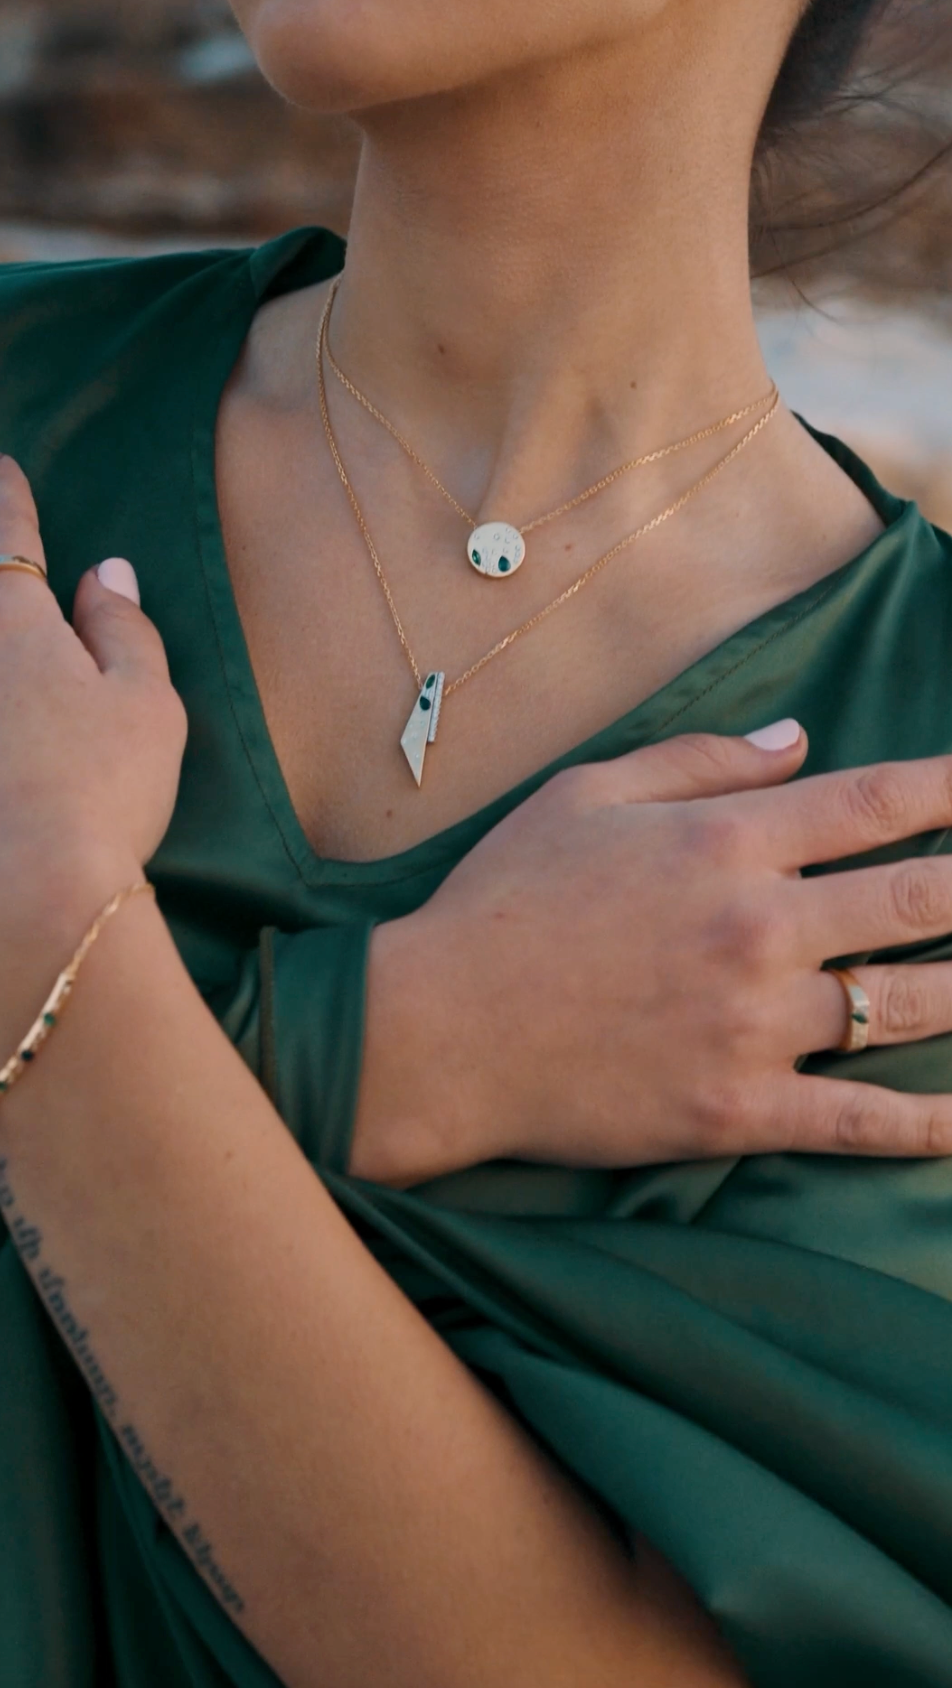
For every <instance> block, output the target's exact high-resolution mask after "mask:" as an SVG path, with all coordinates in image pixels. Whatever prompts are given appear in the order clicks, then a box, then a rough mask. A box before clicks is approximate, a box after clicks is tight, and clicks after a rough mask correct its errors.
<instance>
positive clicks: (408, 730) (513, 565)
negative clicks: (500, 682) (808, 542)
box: [316, 280, 780, 786]
mask: <svg viewBox="0 0 952 1688" xmlns="http://www.w3.org/2000/svg"><path fill="white" fill-rule="evenodd" d="M338 286H339V280H337V281H335V282H334V283H333V284H332V286H331V288H330V290H329V292H328V295H327V301H326V303H325V306H324V311H323V314H322V316H321V323H320V330H319V332H318V337H317V349H316V350H317V377H318V394H319V398H320V406H321V421H322V423H323V425H324V433H325V436H326V438H327V444H328V448H329V450H330V454H331V457H332V459H333V461H334V466H335V468H336V470H337V473H338V475H339V477H340V481H341V485H342V486H343V488H344V491H345V493H346V494H347V498H348V501H349V503H350V506H351V509H352V510H353V512H354V517H355V519H356V522H357V526H358V528H359V530H360V533H361V536H362V538H363V541H364V544H365V545H366V547H367V552H368V555H369V557H370V561H371V563H372V564H373V569H374V573H375V574H376V576H377V580H378V581H379V583H380V588H381V591H382V592H383V595H384V598H385V599H386V603H387V608H388V610H389V612H390V617H391V620H392V622H393V625H394V628H395V630H396V634H397V638H398V639H399V641H400V645H401V647H402V649H403V653H404V655H405V657H406V659H407V663H408V665H409V667H410V670H411V673H412V674H413V678H414V681H415V683H416V688H417V699H416V703H415V704H414V706H413V710H412V712H411V715H410V719H409V721H408V722H407V724H406V727H405V728H404V731H403V736H402V738H401V740H400V746H401V749H402V750H403V753H404V755H405V757H406V759H407V762H408V763H409V766H410V771H411V773H412V774H413V777H414V779H415V781H416V783H417V785H418V786H419V785H421V784H422V780H423V766H424V761H425V758H426V753H427V749H428V747H429V746H430V745H431V744H433V743H434V741H435V739H436V734H437V729H438V727H439V723H440V713H441V710H442V707H443V704H444V702H445V701H446V699H448V698H450V697H451V696H452V695H453V693H454V692H457V691H459V689H460V687H461V686H465V685H466V684H467V683H468V682H469V681H470V680H473V679H475V677H476V675H477V674H480V673H481V672H482V670H483V669H484V668H485V667H486V666H487V664H488V663H490V662H492V661H493V660H494V659H495V658H496V657H497V656H501V655H502V653H503V651H506V650H508V649H509V647H510V645H513V644H515V642H516V640H517V639H521V638H522V637H523V636H524V635H525V634H526V633H530V632H531V631H532V629H533V628H534V627H538V626H539V625H540V624H541V623H542V622H543V621H545V620H546V619H547V618H548V617H549V616H550V615H552V614H553V613H554V612H555V611H556V610H557V609H560V608H561V606H562V605H563V604H566V603H568V601H569V599H570V598H574V597H575V596H576V594H577V593H578V592H580V591H581V590H582V588H583V587H584V586H587V585H588V583H589V581H590V580H593V579H594V577H595V576H596V575H597V574H599V573H600V572H601V570H602V569H603V568H605V567H606V566H607V565H608V564H609V563H610V562H612V561H613V560H614V558H615V557H617V556H618V555H619V554H620V553H621V552H622V551H625V550H627V549H628V547H629V546H631V545H634V544H635V543H636V542H637V541H638V540H639V539H642V538H644V536H645V535H646V534H649V533H652V532H653V531H654V530H655V528H659V527H661V525H662V524H663V523H664V522H667V521H670V519H671V517H672V516H674V515H676V514H677V512H678V511H679V510H682V509H683V508H684V506H685V505H686V504H687V503H689V502H690V500H691V499H692V498H696V497H697V495H698V494H699V493H700V492H702V491H703V490H704V488H705V487H707V486H709V485H710V484H711V482H712V481H713V480H714V479H716V477H717V476H718V475H720V474H722V473H723V471H724V470H725V469H726V468H727V467H728V465H729V464H730V463H733V461H734V459H735V458H736V457H739V456H740V454H741V452H742V451H745V450H746V449H747V447H748V446H749V445H750V444H751V442H752V441H753V440H755V439H756V438H757V435H758V434H760V433H762V432H763V430H764V428H766V427H767V425H768V423H769V422H771V421H772V419H773V417H774V416H776V414H777V410H778V407H779V404H780V394H779V392H778V390H777V387H776V384H773V385H772V386H771V389H770V392H769V393H767V394H766V395H765V396H763V397H761V398H759V399H755V400H754V401H753V402H752V403H751V404H749V405H746V406H745V407H744V409H743V410H736V411H733V412H732V413H731V415H730V416H726V417H724V419H723V420H722V421H720V422H715V423H713V424H712V425H711V426H710V427H707V428H702V429H701V430H700V431H699V432H698V433H695V434H690V435H689V436H688V437H687V438H686V439H683V440H678V441H677V442H676V443H675V444H674V445H668V446H663V447H661V448H660V449H659V450H657V451H652V452H649V453H648V454H647V455H645V456H643V457H634V458H632V459H631V460H630V461H629V462H627V463H622V464H620V465H619V467H618V468H617V469H613V470H612V471H611V473H610V474H607V475H604V476H603V477H602V479H601V480H599V481H596V482H595V483H594V485H593V486H590V487H588V488H586V490H585V491H584V492H582V493H579V494H578V496H577V497H575V498H572V499H569V500H567V501H566V502H565V503H563V504H560V505H558V506H557V508H556V509H554V510H549V511H547V512H546V513H545V515H542V516H537V517H536V518H535V520H534V521H530V522H527V523H525V524H523V526H522V527H521V528H519V527H516V526H515V524H514V523H512V522H502V521H500V522H483V523H476V519H475V517H474V516H472V515H471V514H470V513H469V512H468V511H467V510H465V509H464V507H463V506H462V504H460V503H459V501H458V500H457V499H456V498H454V496H453V494H452V493H451V492H450V491H449V490H448V489H447V488H446V487H445V486H444V485H443V483H442V481H441V480H439V478H438V477H437V475H436V474H435V473H434V471H433V470H432V469H431V468H430V467H429V466H428V464H426V463H425V462H424V460H423V458H422V457H420V455H419V454H418V453H417V452H416V451H415V450H414V449H413V447H412V445H410V443H409V441H408V440H406V439H405V438H404V437H403V435H402V434H401V433H400V432H399V430H398V429H397V428H396V427H395V426H394V425H393V423H392V422H390V421H389V420H388V418H387V417H386V416H384V414H383V412H382V411H380V410H378V408H377V406H376V405H374V404H372V403H371V401H370V399H368V398H367V396H366V395H365V394H364V393H362V392H361V391H360V389H359V388H358V387H356V386H355V385H354V383H353V382H352V381H351V380H349V378H348V377H347V376H346V375H345V374H344V371H343V370H342V369H341V368H340V367H339V365H338V364H337V363H336V362H335V360H334V358H333V356H332V354H331V351H330V347H329V345H328V339H327V332H328V324H329V322H330V315H331V310H332V308H333V304H334V299H335V297H336V294H337V288H338ZM325 363H326V364H327V365H328V366H329V367H330V369H331V370H332V372H333V374H334V375H335V376H336V378H337V380H338V381H339V382H340V383H341V385H342V386H343V387H344V388H345V389H346V391H347V392H348V393H350V394H351V396H352V397H353V398H354V399H356V401H357V402H358V403H359V404H361V405H362V406H363V407H364V409H365V410H367V411H369V413H370V415H371V416H373V417H374V419H375V420H376V421H377V422H379V423H380V425H381V426H382V427H384V428H386V430H387V432H388V433H389V434H390V435H392V437H393V438H394V439H395V440H396V442H397V444H398V445H399V446H400V447H401V448H402V450H403V451H404V452H405V453H406V455H407V456H408V457H409V458H410V459H411V460H412V461H413V462H414V463H416V465H417V466H418V468H419V469H421V470H422V472H423V474H424V475H425V476H426V478H427V480H428V481H430V483H431V484H432V485H433V486H434V487H435V488H436V490H437V491H438V492H439V493H440V494H441V495H442V497H443V498H444V499H445V500H446V502H447V503H448V504H450V505H452V507H453V509H454V510H455V511H456V512H457V514H458V515H459V516H461V517H462V518H463V520H464V521H465V522H466V523H467V525H468V527H469V528H470V530H471V531H470V535H469V540H468V542H467V547H466V556H467V558H468V560H469V562H470V563H471V564H472V566H473V568H474V569H476V571H477V572H478V573H479V574H481V575H483V576H484V578H487V579H490V580H499V579H505V578H507V577H508V576H509V575H510V574H514V573H515V571H516V569H518V568H519V567H520V566H521V564H522V563H523V561H524V560H525V555H526V543H525V536H526V535H527V534H529V533H532V532H533V531H534V530H535V529H536V528H540V527H542V526H544V525H545V523H547V522H553V521H555V520H556V518H557V517H559V516H564V515H566V514H567V513H568V512H569V511H570V510H575V509H577V508H578V506H579V505H580V504H584V503H586V502H587V500H588V499H590V498H594V497H595V496H596V494H597V493H600V492H603V491H604V490H605V488H606V487H609V486H611V485H612V483H613V482H614V481H617V480H618V479H619V478H620V476H622V475H626V474H629V473H630V472H631V471H633V470H635V469H640V468H643V467H645V466H646V465H647V464H649V463H657V462H660V460H661V459H662V458H664V457H670V456H672V455H673V454H674V453H675V452H679V451H684V450H686V449H687V447H688V446H691V445H697V444H699V443H700V442H701V441H702V440H706V439H710V438H711V437H712V436H713V435H715V434H718V433H721V432H722V431H723V430H724V429H726V428H729V427H731V426H732V424H734V423H737V422H741V421H743V420H744V419H745V418H746V417H748V416H751V415H753V413H754V412H755V411H757V410H761V411H763V414H762V415H761V416H760V417H759V419H758V420H757V421H756V422H755V423H754V424H753V426H752V427H750V428H749V429H748V431H747V433H746V434H745V435H744V437H743V438H742V439H741V440H739V441H738V443H737V444H736V445H735V446H734V447H733V448H732V449H731V450H730V451H729V452H727V454H726V455H725V456H724V457H722V458H721V459H720V461H719V462H718V463H716V464H715V465H714V467H713V469H709V470H708V471H707V473H706V474H705V475H702V476H701V478H700V480H698V481H695V482H694V484H693V485H692V486H690V487H689V488H688V490H687V491H686V492H685V493H683V494H682V495H681V497H680V498H678V499H677V500H676V501H675V502H674V503H673V504H669V505H668V506H667V508H666V509H664V510H662V511H660V512H659V513H658V514H657V515H656V516H654V517H652V519H651V520H650V521H648V522H645V523H643V525H642V526H641V527H639V528H636V529H635V530H634V532H632V533H629V534H626V535H625V537H624V538H623V539H620V540H618V541H617V543H616V544H615V545H613V546H612V547H611V549H610V550H608V551H606V552H604V553H603V555H602V556H600V557H598V558H597V559H596V560H595V562H594V563H591V564H590V565H589V567H588V568H587V569H585V570H584V572H583V573H582V574H580V575H579V576H578V578H577V579H576V580H574V581H573V582H572V584H571V585H570V586H567V587H566V588H565V590H564V591H562V592H560V593H559V594H558V596H557V597H555V598H553V599H551V601H550V602H549V603H547V604H545V605H544V606H543V608H542V609H541V610H538V611H537V612H536V614H535V615H532V616H529V618H528V619H527V620H526V621H523V622H521V623H520V624H519V626H518V627H514V628H513V630H512V632H511V633H507V634H506V635H505V636H504V637H503V638H502V639H498V640H497V641H496V643H495V644H494V645H493V646H492V647H491V649H490V650H488V651H485V652H484V653H483V655H482V656H481V657H479V658H478V659H477V661H476V662H473V663H471V664H470V666H469V667H468V668H467V669H465V670H464V671H463V673H462V674H458V675H457V676H456V678H455V679H453V680H451V681H449V683H447V679H446V671H445V670H444V669H439V668H437V669H432V670H431V671H430V672H429V673H426V672H425V671H424V670H423V669H422V668H421V667H420V664H419V663H418V661H417V659H416V656H415V655H414V652H413V650H412V648H411V645H410V641H409V639H408V638H407V635H406V632H405V631H404V627H403V623H402V621H401V619H400V616H399V614H398V611H397V606H396V603H395V602H394V597H393V593H392V591H391V589H390V585H389V582H388V580H387V577H386V575H385V574H384V571H383V567H382V565H381V562H380V557H379V555H378V553H377V548H376V546H375V544H374V541H373V538H372V536H371V533H370V530H369V528H368V526H367V522H366V520H365V518H364V514H363V511H362V510H361V508H360V504H359V502H358V500H357V495H356V493H355V492H354V489H353V486H352V485H351V481H350V477H349V475H348V474H347V470H346V469H345V467H344V463H343V460H342V458H341V454H340V449H339V447H338V444H337V440H336V438H335V435H334V430H333V428H332V426H331V419H330V413H329V411H328V406H327V382H326V378H325V374H324V367H325ZM764 407H766V408H764Z"/></svg>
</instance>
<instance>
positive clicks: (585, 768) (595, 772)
mask: <svg viewBox="0 0 952 1688" xmlns="http://www.w3.org/2000/svg"><path fill="white" fill-rule="evenodd" d="M603 789H604V775H603V771H602V770H601V769H600V768H599V767H598V766H597V764H592V763H582V764H581V765H580V766H579V767H575V768H563V769H562V770H561V771H560V772H559V773H557V774H553V776H552V778H551V779H550V780H549V782H548V784H547V786H546V787H545V790H546V791H547V793H548V796H549V801H550V802H553V803H555V804H556V805H557V806H558V807H560V808H562V807H564V808H566V809H568V810H570V811H571V812H572V813H578V812H579V811H580V810H583V809H590V808H592V807H593V806H595V805H596V804H597V802H598V801H599V799H600V797H601V795H602V792H603Z"/></svg>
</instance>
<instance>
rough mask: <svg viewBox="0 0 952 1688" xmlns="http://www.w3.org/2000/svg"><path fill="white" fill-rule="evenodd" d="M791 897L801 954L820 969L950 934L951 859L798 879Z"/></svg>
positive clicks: (912, 859)
mask: <svg viewBox="0 0 952 1688" xmlns="http://www.w3.org/2000/svg"><path fill="white" fill-rule="evenodd" d="M789 894H790V896H791V899H792V908H791V913H792V914H793V915H794V918H795V925H796V931H797V942H798V947H800V953H801V955H804V956H808V957H809V959H810V961H811V962H814V963H815V964H816V965H819V964H820V963H821V962H823V961H826V960H828V959H829V957H830V956H833V955H859V954H864V953H865V954H869V953H871V952H872V951H873V950H881V949H894V948H896V947H897V946H898V945H900V944H911V943H917V942H919V941H920V940H921V939H925V938H942V937H945V936H946V934H947V933H949V932H952V858H950V857H948V856H910V857H909V858H908V859H907V860H905V861H901V862H891V863H889V865H888V866H886V867H865V868H855V869H852V870H850V871H848V872H846V873H830V874H823V875H821V876H817V877H814V878H809V879H797V880H795V881H792V882H791V884H790V892H789ZM801 946H802V947H801Z"/></svg>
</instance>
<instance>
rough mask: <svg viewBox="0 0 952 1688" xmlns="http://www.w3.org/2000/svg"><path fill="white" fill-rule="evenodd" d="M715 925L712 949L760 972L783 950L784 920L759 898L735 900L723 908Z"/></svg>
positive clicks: (719, 954)
mask: <svg viewBox="0 0 952 1688" xmlns="http://www.w3.org/2000/svg"><path fill="white" fill-rule="evenodd" d="M718 927H719V929H718V931H717V934H716V938H715V949H716V951H717V955H718V958H719V959H727V960H730V961H733V962H734V963H738V962H739V963H741V964H742V965H743V966H744V967H746V968H754V969H756V970H757V971H758V972H759V971H760V969H761V968H763V967H765V966H769V965H770V964H771V963H772V962H773V961H774V960H775V958H776V957H777V956H778V955H779V954H781V953H782V952H783V949H784V937H785V933H784V923H783V921H782V920H781V919H780V918H779V916H778V914H777V911H776V910H775V909H774V908H773V907H772V905H771V904H770V903H768V902H766V901H765V900H764V899H762V898H758V897H753V896H747V897H741V898H737V899H735V900H734V901H733V902H731V903H730V904H729V905H728V907H727V908H726V909H725V910H724V912H723V914H722V916H721V919H720V921H719V923H718Z"/></svg>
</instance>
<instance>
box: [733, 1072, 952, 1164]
mask: <svg viewBox="0 0 952 1688" xmlns="http://www.w3.org/2000/svg"><path fill="white" fill-rule="evenodd" d="M764 1104H765V1108H766V1111H767V1112H768V1113H769V1115H770V1124H769V1126H768V1127H767V1129H766V1131H765V1139H766V1138H768V1137H769V1138H770V1139H772V1141H771V1142H770V1144H769V1146H761V1147H760V1148H750V1146H749V1145H748V1143H747V1140H746V1137H745V1148H744V1152H745V1153H753V1154H758V1153H768V1154H769V1153H778V1152H782V1153H791V1154H811V1155H866V1156H876V1157H880V1158H882V1157H895V1158H896V1159H901V1158H903V1157H906V1156H909V1157H911V1158H913V1159H931V1158H934V1157H937V1156H940V1155H950V1154H952V1096H909V1095H905V1094H904V1093H903V1092H901V1091H897V1090H885V1089H883V1088H882V1087H881V1086H879V1085H875V1084H855V1083H852V1082H850V1081H849V1080H847V1079H836V1078H819V1077H816V1076H815V1075H814V1074H812V1073H809V1074H807V1073H790V1074H786V1075H784V1077H783V1078H782V1079H781V1080H780V1081H779V1083H776V1082H775V1083H774V1084H773V1085H771V1087H770V1089H769V1091H765V1096H764Z"/></svg>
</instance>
